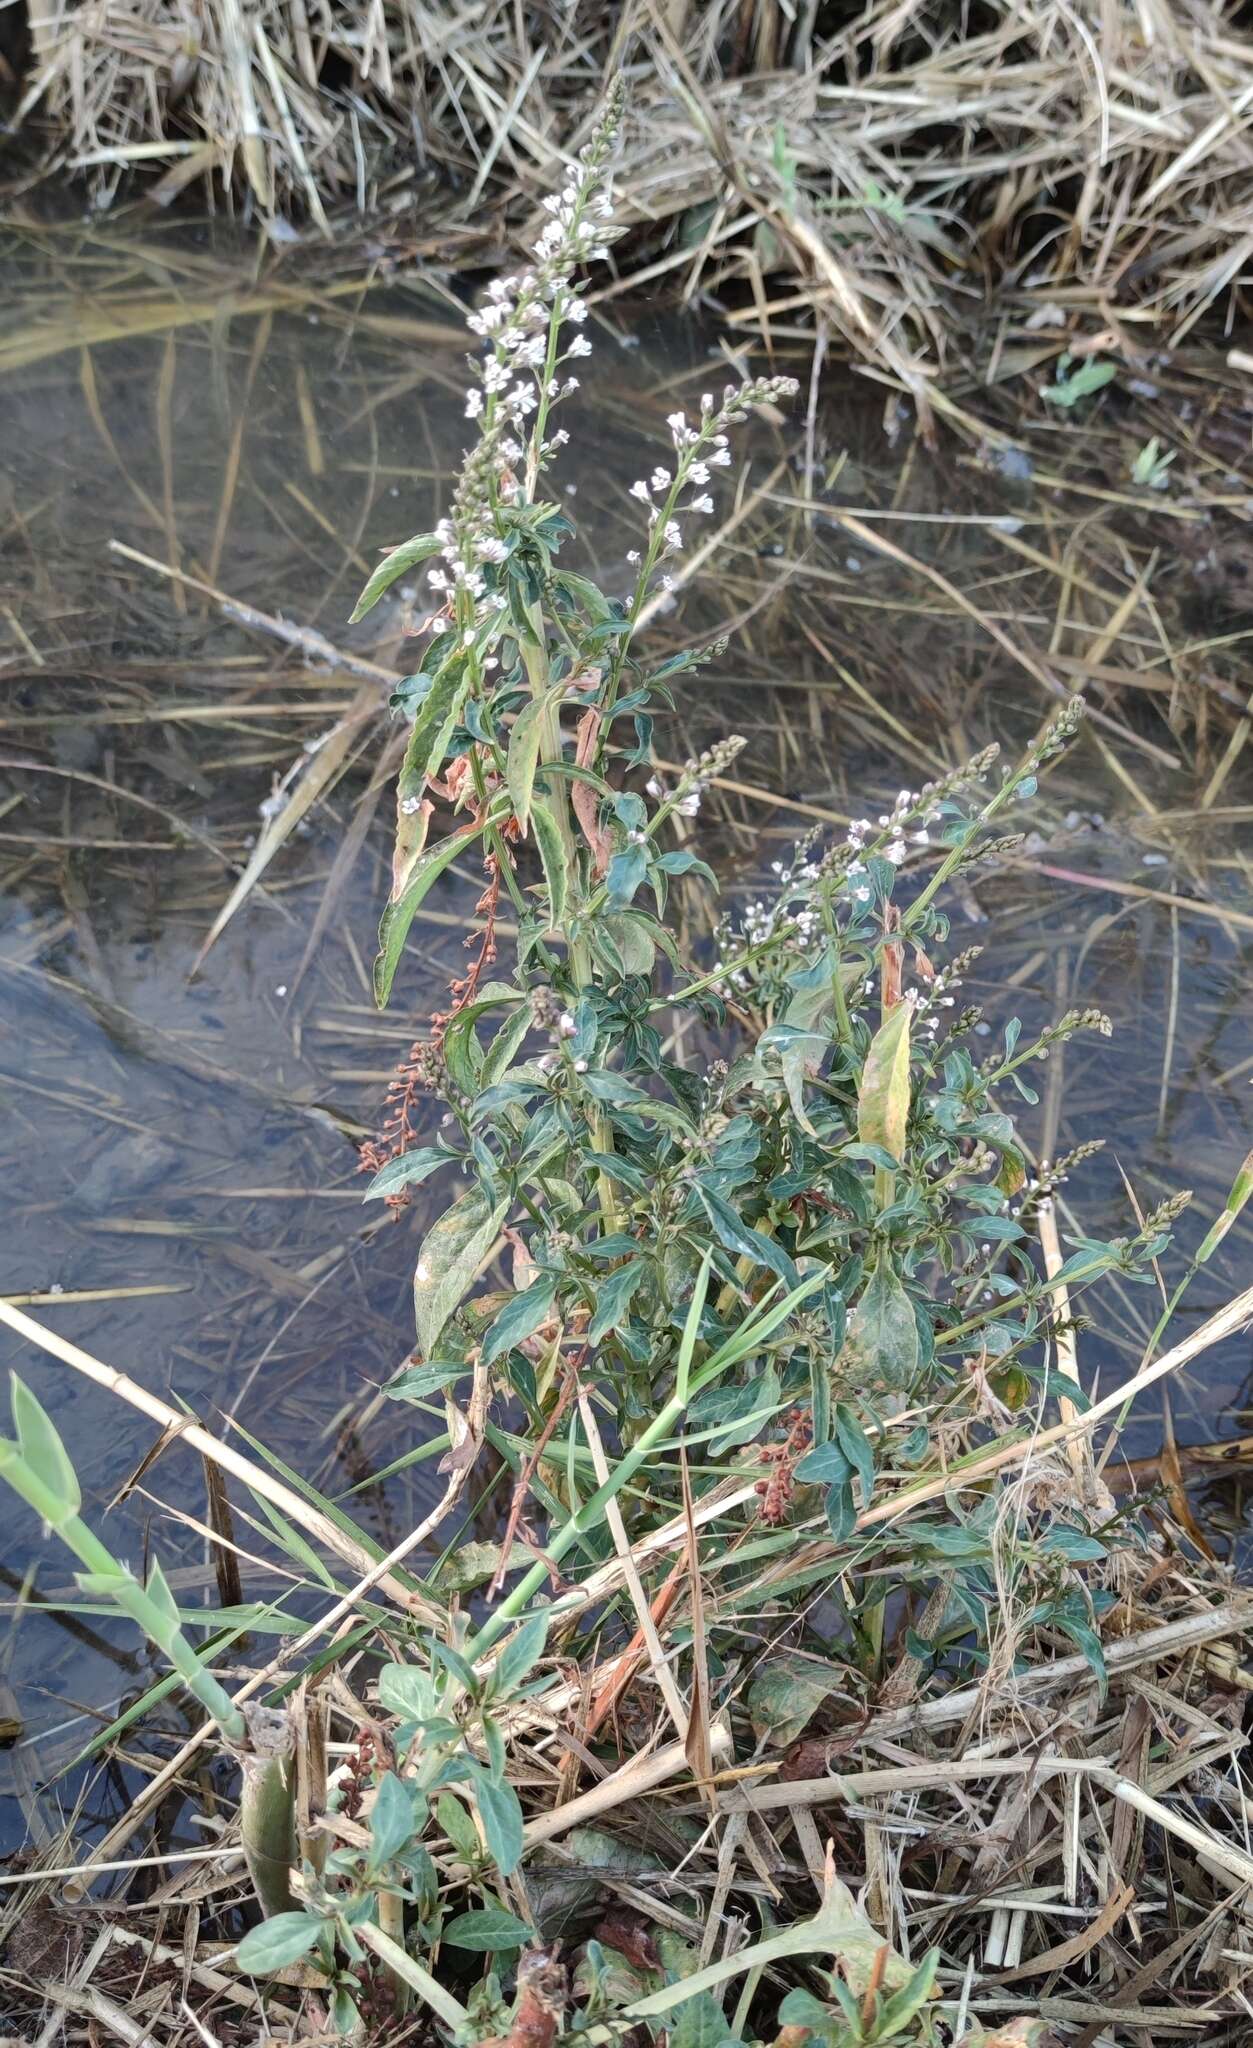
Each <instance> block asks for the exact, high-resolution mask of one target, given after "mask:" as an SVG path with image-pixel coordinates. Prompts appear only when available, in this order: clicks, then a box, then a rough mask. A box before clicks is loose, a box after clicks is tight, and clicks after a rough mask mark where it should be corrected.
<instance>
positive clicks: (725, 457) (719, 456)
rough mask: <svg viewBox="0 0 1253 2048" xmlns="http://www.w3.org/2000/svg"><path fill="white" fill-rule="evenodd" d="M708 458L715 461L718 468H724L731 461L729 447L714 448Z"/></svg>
mask: <svg viewBox="0 0 1253 2048" xmlns="http://www.w3.org/2000/svg"><path fill="white" fill-rule="evenodd" d="M709 460H710V461H711V462H714V463H716V464H717V466H718V468H719V469H726V468H727V467H728V466H729V464H730V461H731V450H730V449H729V448H715V449H714V451H713V453H712V455H711V456H710V458H709Z"/></svg>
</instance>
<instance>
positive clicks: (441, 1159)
mask: <svg viewBox="0 0 1253 2048" xmlns="http://www.w3.org/2000/svg"><path fill="white" fill-rule="evenodd" d="M450 1158H451V1154H450V1153H448V1152H441V1151H440V1149H439V1147H438V1145H419V1146H418V1147H417V1149H416V1150H415V1151H413V1152H401V1153H400V1154H399V1155H398V1157H397V1158H395V1159H389V1160H388V1162H387V1164H386V1166H380V1168H379V1170H378V1172H377V1173H376V1174H375V1176H374V1178H373V1180H372V1181H371V1182H370V1185H369V1187H368V1188H367V1189H366V1191H365V1194H364V1195H363V1196H362V1200H363V1201H365V1202H369V1201H373V1200H374V1198H375V1197H376V1196H378V1195H395V1194H399V1192H400V1190H401V1188H408V1187H415V1186H416V1185H417V1183H418V1182H419V1181H423V1180H429V1179H430V1177H431V1175H432V1174H433V1173H437V1172H438V1171H439V1169H440V1167H441V1166H447V1165H448V1163H449V1160H450Z"/></svg>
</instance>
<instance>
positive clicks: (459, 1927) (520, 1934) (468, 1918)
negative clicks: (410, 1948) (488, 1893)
mask: <svg viewBox="0 0 1253 2048" xmlns="http://www.w3.org/2000/svg"><path fill="white" fill-rule="evenodd" d="M534 1933H535V1929H534V1928H533V1927H528V1926H527V1924H526V1921H525V1920H519V1919H518V1918H517V1916H516V1915H515V1914H513V1913H506V1911H505V1909H504V1907H503V1906H485V1907H483V1908H482V1909H481V1910H480V1911H478V1912H476V1913H458V1914H457V1916H456V1918H455V1919H453V1920H450V1921H449V1923H448V1925H447V1927H445V1929H444V1931H443V1934H442V1936H441V1939H442V1940H444V1941H446V1942H447V1943H448V1944H449V1946H450V1947H452V1948H468V1949H474V1950H476V1951H478V1952H488V1953H491V1952H496V1951H500V1950H508V1949H514V1948H525V1947H526V1944H527V1942H528V1941H530V1940H532V1938H533V1937H534Z"/></svg>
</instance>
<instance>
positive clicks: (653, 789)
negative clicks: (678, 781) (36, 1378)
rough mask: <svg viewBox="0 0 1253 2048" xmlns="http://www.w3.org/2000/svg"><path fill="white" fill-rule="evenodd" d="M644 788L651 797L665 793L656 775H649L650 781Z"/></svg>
mask: <svg viewBox="0 0 1253 2048" xmlns="http://www.w3.org/2000/svg"><path fill="white" fill-rule="evenodd" d="M644 789H645V791H646V793H647V794H648V795H649V796H651V797H660V796H663V795H664V794H665V792H664V791H663V789H662V787H661V784H660V782H659V781H658V780H657V777H656V776H655V775H650V776H649V778H648V781H647V782H646V783H645V784H644Z"/></svg>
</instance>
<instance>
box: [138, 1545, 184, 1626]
mask: <svg viewBox="0 0 1253 2048" xmlns="http://www.w3.org/2000/svg"><path fill="white" fill-rule="evenodd" d="M144 1590H145V1592H146V1593H147V1595H148V1598H149V1600H150V1601H151V1602H152V1605H153V1606H154V1607H155V1609H156V1611H157V1613H158V1614H159V1615H161V1616H162V1618H163V1619H164V1620H165V1621H167V1622H169V1623H170V1624H171V1625H172V1626H173V1627H174V1628H178V1627H180V1626H181V1624H180V1622H179V1614H178V1602H177V1601H176V1600H175V1598H174V1595H173V1593H171V1591H170V1586H169V1581H168V1579H167V1578H166V1576H165V1573H164V1572H163V1571H162V1569H161V1566H160V1564H159V1563H157V1562H155V1561H154V1562H153V1564H152V1565H151V1567H150V1568H149V1572H148V1584H147V1586H146V1587H145V1589H144Z"/></svg>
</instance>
